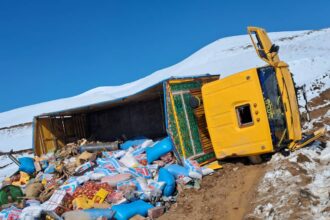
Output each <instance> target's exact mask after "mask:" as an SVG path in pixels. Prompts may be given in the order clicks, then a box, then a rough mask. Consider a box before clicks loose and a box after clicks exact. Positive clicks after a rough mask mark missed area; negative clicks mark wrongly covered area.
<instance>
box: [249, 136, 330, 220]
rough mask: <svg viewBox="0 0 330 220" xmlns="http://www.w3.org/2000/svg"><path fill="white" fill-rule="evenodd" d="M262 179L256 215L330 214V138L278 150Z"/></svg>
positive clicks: (301, 216) (270, 218)
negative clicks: (291, 149) (288, 151)
mask: <svg viewBox="0 0 330 220" xmlns="http://www.w3.org/2000/svg"><path fill="white" fill-rule="evenodd" d="M268 165H269V166H270V169H269V170H268V172H267V173H266V174H265V176H264V178H263V180H262V181H261V183H260V185H259V188H258V193H257V199H256V204H255V210H254V213H253V215H255V216H256V217H259V218H262V219H268V220H275V219H297V218H299V219H321V220H322V219H324V220H325V219H329V218H330V200H329V196H330V170H329V166H330V142H327V145H326V147H325V148H324V149H323V147H322V146H321V145H320V143H318V142H316V143H314V144H313V145H311V146H310V147H307V148H303V149H300V150H298V151H296V152H293V153H291V154H290V155H289V156H288V157H284V156H282V155H280V154H276V155H274V156H273V158H272V159H271V160H270V161H269V162H268Z"/></svg>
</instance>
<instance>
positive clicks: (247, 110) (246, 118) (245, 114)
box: [236, 104, 253, 127]
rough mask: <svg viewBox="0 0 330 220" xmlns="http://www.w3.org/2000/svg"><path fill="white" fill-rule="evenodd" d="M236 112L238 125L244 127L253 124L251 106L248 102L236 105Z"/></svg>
mask: <svg viewBox="0 0 330 220" xmlns="http://www.w3.org/2000/svg"><path fill="white" fill-rule="evenodd" d="M236 114H237V118H238V123H239V126H240V127H245V126H248V125H252V124H253V120H252V114H251V107H250V105H249V104H246V105H241V106H238V107H236Z"/></svg>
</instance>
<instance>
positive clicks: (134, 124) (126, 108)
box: [33, 27, 325, 164]
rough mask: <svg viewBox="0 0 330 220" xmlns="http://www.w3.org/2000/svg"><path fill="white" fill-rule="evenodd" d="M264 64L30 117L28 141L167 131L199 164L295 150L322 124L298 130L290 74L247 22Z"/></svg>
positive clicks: (38, 146)
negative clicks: (309, 130) (307, 131)
mask: <svg viewBox="0 0 330 220" xmlns="http://www.w3.org/2000/svg"><path fill="white" fill-rule="evenodd" d="M248 33H249V35H250V37H251V40H252V43H253V45H254V47H255V49H256V52H257V54H258V56H259V57H260V58H261V59H262V60H264V61H265V62H266V63H267V65H266V66H264V67H258V68H252V69H249V70H246V71H243V72H240V73H236V74H232V75H231V76H228V77H225V78H223V79H219V76H218V75H205V76H199V77H190V78H189V77H188V78H180V79H179V78H178V79H175V78H171V79H168V80H165V81H162V82H160V83H158V84H156V85H154V86H152V87H150V88H147V89H145V90H143V91H141V92H139V93H137V94H134V95H131V96H128V97H124V98H121V99H118V100H113V101H108V102H103V103H98V104H94V105H90V106H85V107H81V108H75V109H68V110H64V111H60V112H54V113H48V114H43V115H40V116H37V117H35V118H34V131H33V132H34V135H33V136H34V138H33V145H34V150H35V153H36V154H37V155H41V154H44V153H47V152H50V151H54V150H55V149H57V148H60V147H63V146H65V144H67V143H69V142H72V141H76V140H78V139H81V138H87V139H90V140H97V141H115V140H118V139H121V138H123V137H125V138H128V139H131V138H134V137H138V136H145V137H148V138H152V139H157V138H162V137H164V136H170V137H171V139H172V142H173V143H174V146H175V151H174V153H175V155H176V157H177V159H179V160H180V159H181V158H191V159H195V160H197V161H198V162H199V163H200V164H206V163H210V162H212V161H215V160H216V159H222V158H225V157H231V156H249V157H251V158H253V157H256V156H258V155H261V154H265V153H271V152H276V151H281V150H283V149H290V150H295V149H298V148H300V147H303V146H305V145H306V144H308V143H310V142H312V141H313V140H315V139H316V138H318V137H319V136H321V135H322V134H324V132H325V130H324V129H321V130H319V131H316V132H315V133H313V134H310V135H308V136H303V135H302V131H301V125H300V124H301V121H300V113H299V107H298V102H297V96H296V90H295V86H294V82H293V78H292V74H291V73H290V71H289V69H288V65H287V64H286V63H285V62H283V61H281V60H280V58H279V56H278V49H279V47H278V46H276V45H274V44H272V43H271V41H270V39H269V38H268V36H267V34H266V32H265V30H263V29H261V28H256V27H249V28H248Z"/></svg>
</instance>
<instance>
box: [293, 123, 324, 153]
mask: <svg viewBox="0 0 330 220" xmlns="http://www.w3.org/2000/svg"><path fill="white" fill-rule="evenodd" d="M326 132H327V130H326V128H325V127H323V128H320V129H318V130H316V131H315V132H314V133H313V134H310V135H307V136H306V137H304V138H303V139H301V140H300V141H298V142H296V143H294V144H293V145H291V146H289V150H290V151H295V150H298V149H300V148H303V147H305V146H306V145H308V144H310V143H312V142H313V141H315V140H317V139H318V138H319V137H321V136H323V135H324V134H325V133H326Z"/></svg>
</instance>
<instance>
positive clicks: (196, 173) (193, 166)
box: [183, 159, 203, 179]
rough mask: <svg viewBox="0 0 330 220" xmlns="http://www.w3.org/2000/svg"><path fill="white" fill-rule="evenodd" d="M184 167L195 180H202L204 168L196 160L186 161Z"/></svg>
mask: <svg viewBox="0 0 330 220" xmlns="http://www.w3.org/2000/svg"><path fill="white" fill-rule="evenodd" d="M183 163H184V166H185V167H186V168H187V169H188V170H189V176H190V177H191V178H194V179H202V177H203V173H202V168H201V167H200V166H199V164H198V163H197V161H195V160H189V159H185V160H184V162H183Z"/></svg>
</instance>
